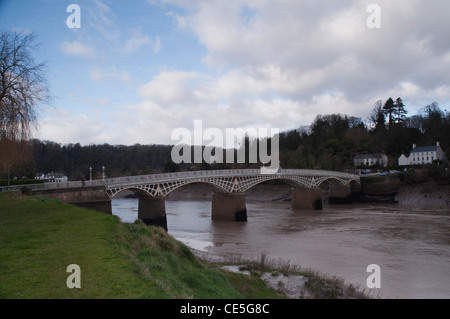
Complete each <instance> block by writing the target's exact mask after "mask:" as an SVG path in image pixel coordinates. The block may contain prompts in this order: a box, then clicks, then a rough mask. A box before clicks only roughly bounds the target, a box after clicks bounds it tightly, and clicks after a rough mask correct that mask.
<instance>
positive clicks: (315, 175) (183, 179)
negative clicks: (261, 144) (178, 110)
mask: <svg viewBox="0 0 450 319" xmlns="http://www.w3.org/2000/svg"><path fill="white" fill-rule="evenodd" d="M270 180H283V181H285V182H286V183H288V184H290V185H292V186H294V187H306V188H318V187H320V185H321V184H322V183H324V182H325V181H328V182H331V183H333V184H341V185H345V186H348V185H350V183H351V182H356V183H358V184H359V183H360V176H359V175H354V174H348V173H343V172H334V171H325V170H308V169H279V170H278V171H277V172H276V173H274V174H262V173H261V170H260V169H231V170H209V171H187V172H177V173H164V174H152V175H139V176H128V177H117V178H105V179H96V180H92V181H70V182H59V183H58V182H56V183H44V184H34V185H26V186H27V187H28V188H30V189H32V190H50V189H64V188H78V187H85V186H103V187H105V190H106V194H107V195H108V197H109V198H113V197H114V196H115V195H116V194H118V193H119V192H121V191H123V190H126V189H130V190H133V191H137V192H138V193H139V194H141V195H144V196H146V197H153V198H157V197H166V196H167V195H168V194H169V193H171V192H173V191H174V190H176V189H177V188H180V187H182V186H184V185H187V184H192V183H206V184H209V185H211V186H213V187H214V188H215V191H216V192H219V193H244V192H245V191H247V190H248V189H250V188H252V187H253V186H255V185H257V184H260V183H262V182H265V181H270ZM22 187H23V185H19V186H11V187H9V189H10V190H13V189H16V188H17V189H20V188H22ZM4 188H5V189H4V190H6V187H4Z"/></svg>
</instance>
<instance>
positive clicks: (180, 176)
mask: <svg viewBox="0 0 450 319" xmlns="http://www.w3.org/2000/svg"><path fill="white" fill-rule="evenodd" d="M252 175H254V176H260V175H261V170H259V169H230V170H209V171H187V172H176V173H163V174H152V175H136V176H127V177H112V178H105V179H104V180H103V179H96V180H92V181H68V182H53V183H41V184H28V185H14V186H9V187H7V186H3V187H0V191H6V190H21V189H22V188H23V187H27V188H29V189H31V190H48V189H58V188H78V187H83V186H114V185H121V186H123V185H130V184H141V183H147V182H148V183H152V182H153V183H157V182H170V181H176V180H185V179H193V178H204V177H234V176H252ZM276 175H278V176H279V175H281V176H283V175H303V176H332V177H340V178H350V179H358V180H359V175H354V174H348V173H344V172H334V171H322V170H308V169H280V170H278V172H277V173H276Z"/></svg>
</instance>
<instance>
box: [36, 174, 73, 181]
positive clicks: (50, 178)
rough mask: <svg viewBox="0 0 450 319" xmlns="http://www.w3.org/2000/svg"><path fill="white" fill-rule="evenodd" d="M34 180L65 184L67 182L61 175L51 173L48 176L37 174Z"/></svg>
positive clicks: (64, 176) (66, 178)
mask: <svg viewBox="0 0 450 319" xmlns="http://www.w3.org/2000/svg"><path fill="white" fill-rule="evenodd" d="M35 179H40V180H44V181H46V182H67V181H68V180H69V178H68V177H67V176H66V175H64V174H63V173H53V172H51V173H48V174H43V173H38V174H36V176H35Z"/></svg>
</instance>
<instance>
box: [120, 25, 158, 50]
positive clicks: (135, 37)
mask: <svg viewBox="0 0 450 319" xmlns="http://www.w3.org/2000/svg"><path fill="white" fill-rule="evenodd" d="M145 46H149V47H151V48H152V50H153V52H155V53H158V52H159V50H160V49H161V40H160V38H159V37H156V38H155V39H154V40H152V39H151V38H150V37H149V36H148V35H145V34H143V33H142V31H141V30H140V29H138V30H132V36H131V37H130V38H128V39H127V40H126V41H125V45H124V47H123V51H124V52H125V53H133V52H136V51H138V50H140V49H141V48H142V47H145Z"/></svg>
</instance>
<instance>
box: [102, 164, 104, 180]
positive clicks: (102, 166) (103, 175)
mask: <svg viewBox="0 0 450 319" xmlns="http://www.w3.org/2000/svg"><path fill="white" fill-rule="evenodd" d="M102 169H103V175H102V177H103V182H104V181H105V165H103V166H102Z"/></svg>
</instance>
